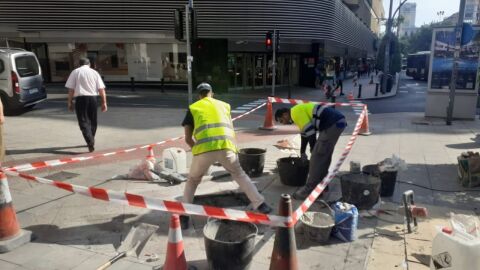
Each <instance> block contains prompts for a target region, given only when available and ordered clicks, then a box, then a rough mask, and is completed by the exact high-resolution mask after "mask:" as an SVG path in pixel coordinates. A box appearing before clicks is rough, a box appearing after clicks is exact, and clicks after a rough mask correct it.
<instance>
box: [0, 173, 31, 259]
mask: <svg viewBox="0 0 480 270" xmlns="http://www.w3.org/2000/svg"><path fill="white" fill-rule="evenodd" d="M31 238H32V233H31V232H29V231H25V230H21V229H20V226H19V225H18V221H17V215H16V213H15V210H14V209H13V203H12V196H11V195H10V190H9V188H8V182H7V177H6V175H5V174H4V173H3V172H0V253H5V252H9V251H11V250H13V249H15V248H17V247H19V246H21V245H23V244H26V243H28V242H30V240H31Z"/></svg>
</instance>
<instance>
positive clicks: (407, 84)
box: [366, 75, 427, 114]
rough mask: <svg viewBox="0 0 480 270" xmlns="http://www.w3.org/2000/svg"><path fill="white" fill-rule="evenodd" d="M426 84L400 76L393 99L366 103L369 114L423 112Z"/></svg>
mask: <svg viewBox="0 0 480 270" xmlns="http://www.w3.org/2000/svg"><path fill="white" fill-rule="evenodd" d="M426 93H427V82H426V81H417V80H413V79H412V78H410V77H407V76H405V75H402V77H401V78H400V86H399V89H398V93H397V95H396V96H395V97H391V98H385V99H378V100H369V101H366V103H367V104H368V109H369V111H370V112H371V113H373V114H377V113H395V112H424V111H425V100H426V96H427V95H426Z"/></svg>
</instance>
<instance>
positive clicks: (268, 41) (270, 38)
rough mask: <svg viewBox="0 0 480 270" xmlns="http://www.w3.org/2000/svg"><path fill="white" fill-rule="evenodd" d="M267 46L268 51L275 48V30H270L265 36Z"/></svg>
mask: <svg viewBox="0 0 480 270" xmlns="http://www.w3.org/2000/svg"><path fill="white" fill-rule="evenodd" d="M265 46H266V49H267V51H268V52H269V51H272V48H273V32H272V31H268V32H267V35H266V36H265Z"/></svg>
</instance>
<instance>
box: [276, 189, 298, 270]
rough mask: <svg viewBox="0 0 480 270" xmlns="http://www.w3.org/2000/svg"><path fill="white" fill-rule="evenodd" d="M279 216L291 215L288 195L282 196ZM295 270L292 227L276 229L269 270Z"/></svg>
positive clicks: (296, 266) (290, 203) (290, 202)
mask: <svg viewBox="0 0 480 270" xmlns="http://www.w3.org/2000/svg"><path fill="white" fill-rule="evenodd" d="M278 214H279V215H280V216H284V217H289V216H291V215H292V200H291V199H290V195H288V194H282V197H281V198H280V205H279V207H278ZM283 269H285V270H297V269H298V262H297V246H296V242H295V232H294V231H293V227H288V228H284V227H278V228H277V232H276V234H275V242H274V244H273V252H272V259H271V260H270V270H283Z"/></svg>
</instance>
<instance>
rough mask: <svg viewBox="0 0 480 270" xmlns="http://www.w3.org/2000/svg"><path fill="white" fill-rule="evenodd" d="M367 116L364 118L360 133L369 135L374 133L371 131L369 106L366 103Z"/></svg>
mask: <svg viewBox="0 0 480 270" xmlns="http://www.w3.org/2000/svg"><path fill="white" fill-rule="evenodd" d="M365 111H366V113H365V116H364V118H363V122H362V126H361V127H360V131H359V132H358V134H360V135H363V136H368V135H371V134H372V133H371V132H370V128H369V125H368V108H367V105H365Z"/></svg>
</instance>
